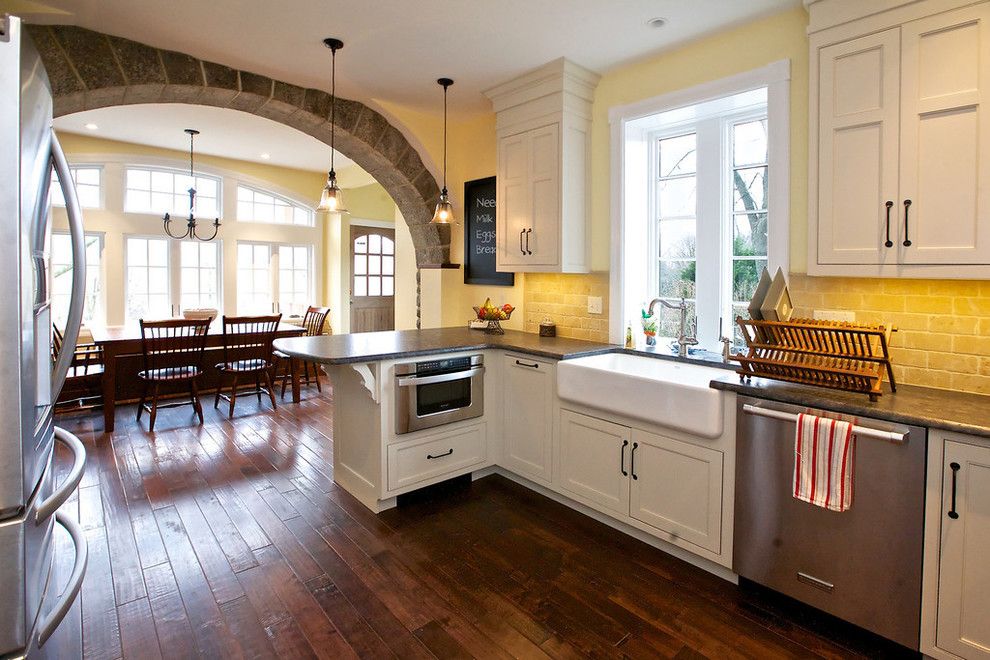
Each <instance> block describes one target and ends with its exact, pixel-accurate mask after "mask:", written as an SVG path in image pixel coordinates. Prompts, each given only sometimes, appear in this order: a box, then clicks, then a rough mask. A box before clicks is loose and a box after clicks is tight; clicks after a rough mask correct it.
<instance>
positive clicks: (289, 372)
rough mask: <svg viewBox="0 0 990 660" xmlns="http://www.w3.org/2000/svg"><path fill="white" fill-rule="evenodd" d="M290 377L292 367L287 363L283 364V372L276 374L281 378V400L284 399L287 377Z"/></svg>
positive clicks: (287, 382)
mask: <svg viewBox="0 0 990 660" xmlns="http://www.w3.org/2000/svg"><path fill="white" fill-rule="evenodd" d="M291 377H292V367H290V366H289V365H288V364H286V365H285V372H284V373H283V374H282V375H281V376H278V378H280V379H281V380H282V393H281V394H280V395H279V396H281V397H282V401H285V387H286V385H288V384H289V379H290V378H291Z"/></svg>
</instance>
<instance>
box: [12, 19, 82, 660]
mask: <svg viewBox="0 0 990 660" xmlns="http://www.w3.org/2000/svg"><path fill="white" fill-rule="evenodd" d="M0 145H2V146H0V429H2V430H0V658H3V659H5V660H6V659H7V658H8V657H14V658H16V657H22V656H26V657H28V658H43V657H65V656H66V655H69V654H75V653H74V652H72V651H67V650H66V649H67V648H68V649H72V648H73V640H78V639H81V631H79V630H78V627H79V624H78V621H77V622H76V625H75V628H76V630H69V629H67V628H68V625H67V624H68V621H66V620H65V617H66V614H67V613H68V612H69V610H70V609H71V608H72V605H73V602H74V601H75V599H76V598H77V596H78V595H79V589H80V587H81V586H82V581H83V577H84V575H85V573H86V557H87V554H86V538H85V536H84V535H83V533H82V531H81V529H80V527H79V525H78V523H76V522H75V521H74V520H72V519H71V518H70V517H69V516H66V515H64V514H62V513H59V512H58V508H59V507H60V506H61V505H62V504H63V503H64V502H65V501H66V500H67V499H68V498H69V497H70V496H71V495H72V492H73V491H74V490H75V488H76V486H78V484H79V481H80V479H81V478H82V474H83V469H84V467H85V462H86V452H85V449H84V447H83V445H82V443H81V442H79V440H78V439H77V438H76V437H75V436H73V435H72V434H70V433H67V432H65V431H63V430H62V429H58V428H56V427H55V425H54V418H53V409H54V402H55V400H56V398H57V397H58V392H59V390H60V389H61V387H62V384H63V383H64V382H65V377H66V374H67V373H68V370H69V367H70V363H71V359H72V354H73V352H74V350H75V346H76V339H77V338H78V335H79V324H80V321H81V319H82V308H83V303H84V293H85V283H86V282H85V280H86V268H85V259H86V255H85V248H84V241H83V228H82V215H81V213H80V211H79V204H78V200H77V199H76V195H75V190H74V187H73V185H72V183H71V181H72V179H71V176H70V173H69V167H68V164H67V163H66V160H65V155H64V154H63V153H62V149H61V147H60V146H59V144H58V140H57V139H56V138H55V135H54V133H53V131H52V95H51V87H50V86H49V83H48V76H47V74H46V73H45V68H44V66H43V65H42V62H41V58H40V56H39V55H38V52H37V50H36V49H35V47H34V45H33V44H32V43H31V40H30V38H29V37H28V36H27V34H25V33H24V32H23V30H22V26H21V22H20V20H19V19H17V18H15V17H10V16H3V17H0ZM53 167H54V168H55V171H56V173H57V175H58V179H59V182H60V184H59V185H60V186H61V188H62V191H63V193H64V195H65V201H66V209H67V214H68V217H69V226H70V230H71V232H70V233H71V237H72V255H73V264H74V268H73V274H72V279H73V282H72V299H71V303H70V309H69V314H68V320H67V322H66V328H65V331H64V335H65V342H64V346H63V348H62V350H61V351H60V354H59V355H58V358H57V360H55V361H54V363H53V360H52V350H51V336H52V320H51V319H52V317H51V304H50V294H51V291H50V271H49V263H48V255H49V248H50V244H51V226H50V221H51V213H50V204H49V197H48V192H49V191H48V188H49V182H50V181H51V173H52V168H53ZM55 442H61V443H63V444H65V445H66V446H68V448H69V449H70V450H71V454H72V456H73V463H72V466H71V467H70V468H69V469H68V470H67V473H66V476H65V478H64V482H63V483H61V484H56V483H55V468H54V466H53V460H54V455H55V451H54V447H55ZM58 528H62V530H64V531H58ZM66 532H67V533H68V538H70V539H71V541H72V543H71V544H65V543H62V542H61V541H59V536H60V535H61V534H64V533H66ZM70 546H74V548H75V551H74V557H73V558H72V560H71V562H70V561H69V558H68V557H66V558H61V557H59V558H57V557H56V548H59V549H61V548H62V547H65V548H66V549H67V552H68V551H70V550H69V548H70ZM57 559H59V560H61V561H56V560H57ZM63 559H64V560H63ZM59 566H71V567H72V568H71V571H70V570H68V569H66V570H63V571H59V570H56V569H57V567H59ZM62 572H65V573H69V575H68V576H65V575H61V574H60V573H62ZM60 624H65V625H66V627H63V628H62V629H61V630H58V637H57V639H58V640H59V649H60V650H58V651H56V650H55V649H54V648H53V647H54V646H55V642H53V641H52V635H53V634H55V633H56V630H57V629H58V628H59V626H60ZM66 639H67V640H68V641H67V642H66V641H65V640H66ZM63 643H66V644H68V646H63V645H62V644H63ZM75 646H76V647H78V646H79V643H78V642H76V643H75Z"/></svg>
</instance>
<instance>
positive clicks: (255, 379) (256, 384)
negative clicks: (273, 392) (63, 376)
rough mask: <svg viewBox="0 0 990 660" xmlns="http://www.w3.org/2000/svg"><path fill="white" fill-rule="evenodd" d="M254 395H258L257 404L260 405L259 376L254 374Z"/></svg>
mask: <svg viewBox="0 0 990 660" xmlns="http://www.w3.org/2000/svg"><path fill="white" fill-rule="evenodd" d="M254 393H255V394H257V395H258V403H261V374H260V373H259V372H257V371H256V372H254Z"/></svg>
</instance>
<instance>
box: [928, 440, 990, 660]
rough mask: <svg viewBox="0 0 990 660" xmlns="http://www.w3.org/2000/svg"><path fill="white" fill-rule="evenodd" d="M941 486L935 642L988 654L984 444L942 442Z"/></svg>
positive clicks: (989, 521) (988, 467)
mask: <svg viewBox="0 0 990 660" xmlns="http://www.w3.org/2000/svg"><path fill="white" fill-rule="evenodd" d="M953 467H956V470H953V469H952V468H953ZM953 486H955V506H954V507H953V497H952V495H953ZM942 489H943V490H942V539H941V549H940V553H939V571H938V576H939V578H938V627H937V631H936V645H937V646H938V647H939V648H941V649H944V650H946V651H951V652H952V653H955V654H957V655H959V656H961V657H964V658H990V561H987V549H988V548H990V448H987V447H978V446H975V445H969V444H964V443H961V442H952V441H950V440H947V441H946V442H945V464H944V467H943V472H942ZM953 513H955V514H957V515H955V516H952V515H951V514H953Z"/></svg>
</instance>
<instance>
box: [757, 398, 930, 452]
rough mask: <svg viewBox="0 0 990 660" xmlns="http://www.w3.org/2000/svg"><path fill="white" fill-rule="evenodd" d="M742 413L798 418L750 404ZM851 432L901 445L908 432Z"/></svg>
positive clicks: (856, 428) (789, 419) (862, 429)
mask: <svg viewBox="0 0 990 660" xmlns="http://www.w3.org/2000/svg"><path fill="white" fill-rule="evenodd" d="M743 412H745V413H749V414H750V415H756V416H757V417H769V418H770V419H779V420H781V421H783V422H797V419H798V416H797V415H795V414H793V413H789V412H784V411H783V410H774V409H773V408H764V407H763V406H754V405H752V404H750V403H746V404H743ZM852 432H853V433H855V434H856V435H858V436H860V437H864V438H874V439H876V440H886V441H888V442H896V443H901V442H904V441H905V440H907V437H908V435H909V434H910V431H904V432H900V431H881V430H879V429H871V428H869V427H866V426H858V425H857V426H853V427H852Z"/></svg>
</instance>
